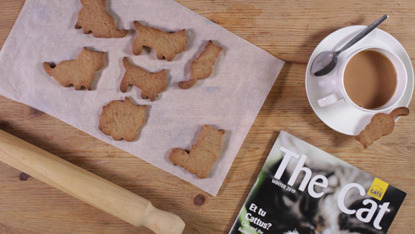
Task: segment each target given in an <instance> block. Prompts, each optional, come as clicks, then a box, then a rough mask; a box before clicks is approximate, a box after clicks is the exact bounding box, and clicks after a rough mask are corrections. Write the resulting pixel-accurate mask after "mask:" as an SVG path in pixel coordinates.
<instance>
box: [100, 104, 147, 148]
mask: <svg viewBox="0 0 415 234" xmlns="http://www.w3.org/2000/svg"><path fill="white" fill-rule="evenodd" d="M146 108H147V106H145V105H141V106H140V105H135V104H134V103H132V102H131V100H130V99H129V98H128V97H126V98H125V99H124V101H119V100H116V101H112V102H110V103H108V104H107V105H105V106H104V107H103V108H102V113H101V116H100V119H99V126H98V127H99V129H100V130H101V131H102V132H103V133H105V134H106V135H109V136H112V138H113V139H114V140H117V141H118V140H122V139H124V140H126V141H134V140H135V139H136V138H137V135H138V132H139V130H140V128H141V127H142V126H143V125H144V124H145V122H146V115H145V112H146Z"/></svg>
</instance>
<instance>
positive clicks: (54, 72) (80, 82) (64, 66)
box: [43, 47, 105, 90]
mask: <svg viewBox="0 0 415 234" xmlns="http://www.w3.org/2000/svg"><path fill="white" fill-rule="evenodd" d="M104 54H105V53H104V52H96V51H92V50H88V49H87V48H86V47H84V48H83V49H82V51H81V52H80V53H79V54H78V56H77V57H76V59H75V60H66V61H62V62H60V63H59V64H58V65H56V66H51V64H49V63H47V62H44V63H43V69H44V70H45V71H46V73H48V74H49V75H50V76H52V77H53V78H55V80H56V81H58V82H59V84H61V85H62V86H64V87H70V86H72V85H73V86H74V88H75V89H76V90H80V89H82V87H85V88H86V89H88V90H91V85H92V82H93V80H94V78H95V72H96V71H98V70H101V69H102V68H103V67H104Z"/></svg>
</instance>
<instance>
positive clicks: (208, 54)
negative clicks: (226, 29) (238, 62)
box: [179, 41, 222, 89]
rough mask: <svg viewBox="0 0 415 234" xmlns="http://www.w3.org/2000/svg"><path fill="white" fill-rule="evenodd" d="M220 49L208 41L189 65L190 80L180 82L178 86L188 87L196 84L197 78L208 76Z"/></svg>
mask: <svg viewBox="0 0 415 234" xmlns="http://www.w3.org/2000/svg"><path fill="white" fill-rule="evenodd" d="M221 51H222V48H221V47H219V46H217V45H215V43H213V42H212V41H209V42H208V44H207V45H206V47H205V49H204V50H203V52H202V53H201V54H200V55H199V57H197V58H196V59H195V60H193V62H192V64H191V65H190V80H188V81H182V82H180V83H179V87H180V88H182V89H188V88H191V87H192V86H193V85H194V84H196V81H197V80H199V79H206V78H208V77H209V76H210V75H211V74H212V71H213V66H214V65H215V62H216V59H217V58H218V57H219V53H220V52H221Z"/></svg>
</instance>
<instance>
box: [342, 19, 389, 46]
mask: <svg viewBox="0 0 415 234" xmlns="http://www.w3.org/2000/svg"><path fill="white" fill-rule="evenodd" d="M388 17H389V16H388V15H387V14H385V15H383V16H382V17H380V18H379V19H378V20H376V21H375V22H373V23H372V24H371V25H369V26H367V28H365V29H364V30H363V31H361V32H360V33H359V34H357V35H356V36H355V37H354V38H353V39H352V40H350V41H349V42H348V43H347V44H346V45H345V46H343V48H341V49H340V50H338V51H336V52H335V53H336V54H340V53H341V52H343V51H345V50H347V49H348V48H349V47H351V46H352V45H354V44H355V43H356V42H358V41H360V39H362V38H363V37H365V36H366V35H367V34H369V33H370V32H371V31H372V30H373V29H375V28H376V27H377V26H378V25H379V24H381V23H382V22H383V21H384V20H385V19H387V18H388Z"/></svg>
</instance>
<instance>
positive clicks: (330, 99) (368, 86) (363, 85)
mask: <svg viewBox="0 0 415 234" xmlns="http://www.w3.org/2000/svg"><path fill="white" fill-rule="evenodd" d="M338 66H339V70H338V74H339V75H338V76H332V79H336V81H335V82H336V83H337V84H338V85H337V86H336V87H335V88H334V89H333V90H332V91H331V92H330V93H329V94H328V95H327V96H324V97H321V98H320V99H318V100H317V103H318V104H319V106H320V107H325V106H329V105H332V104H334V103H336V102H337V101H339V100H341V99H343V100H344V101H346V102H349V103H350V104H352V105H353V106H355V108H358V109H361V110H363V111H368V112H374V113H378V112H382V111H384V110H385V109H387V108H389V107H391V106H393V105H394V104H396V103H397V102H399V100H400V99H401V98H402V96H403V95H404V92H405V89H406V85H407V73H406V69H405V65H404V64H403V62H402V61H401V60H400V58H399V57H398V56H397V55H395V54H394V53H393V52H391V51H388V50H386V49H383V48H376V47H374V48H371V47H366V48H360V49H358V50H356V51H354V52H352V53H350V54H349V55H348V56H347V57H346V58H344V59H343V60H341V61H339V64H338Z"/></svg>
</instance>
